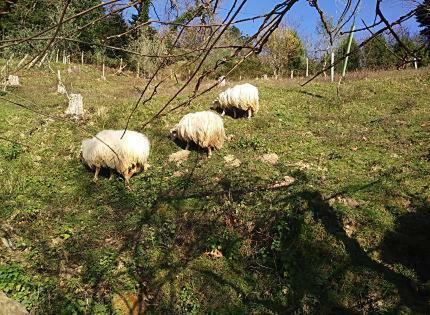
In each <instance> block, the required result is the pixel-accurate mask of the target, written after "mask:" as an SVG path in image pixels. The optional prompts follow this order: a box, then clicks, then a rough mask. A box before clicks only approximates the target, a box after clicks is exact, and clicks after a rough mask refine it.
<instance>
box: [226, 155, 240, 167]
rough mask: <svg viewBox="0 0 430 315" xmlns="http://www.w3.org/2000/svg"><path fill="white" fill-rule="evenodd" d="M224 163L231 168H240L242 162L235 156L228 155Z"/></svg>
mask: <svg viewBox="0 0 430 315" xmlns="http://www.w3.org/2000/svg"><path fill="white" fill-rule="evenodd" d="M224 161H225V164H226V165H227V166H230V167H239V166H240V164H242V162H241V161H240V160H239V159H236V158H235V157H234V155H231V154H230V155H226V156H224Z"/></svg>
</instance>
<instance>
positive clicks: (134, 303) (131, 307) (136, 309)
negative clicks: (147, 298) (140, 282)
mask: <svg viewBox="0 0 430 315" xmlns="http://www.w3.org/2000/svg"><path fill="white" fill-rule="evenodd" d="M112 308H113V309H114V310H115V314H120V315H138V314H143V310H144V307H143V303H142V302H140V303H139V299H138V297H137V295H136V294H134V293H128V292H125V293H120V294H115V295H114V296H113V298H112Z"/></svg>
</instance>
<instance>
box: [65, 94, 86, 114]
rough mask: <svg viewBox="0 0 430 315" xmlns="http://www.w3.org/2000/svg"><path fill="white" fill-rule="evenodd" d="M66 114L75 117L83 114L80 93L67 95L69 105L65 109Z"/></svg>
mask: <svg viewBox="0 0 430 315" xmlns="http://www.w3.org/2000/svg"><path fill="white" fill-rule="evenodd" d="M66 115H70V116H73V118H75V119H79V118H82V117H83V116H84V102H83V98H82V95H81V94H73V93H72V94H70V95H69V107H67V109H66Z"/></svg>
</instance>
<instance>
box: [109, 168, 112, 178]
mask: <svg viewBox="0 0 430 315" xmlns="http://www.w3.org/2000/svg"><path fill="white" fill-rule="evenodd" d="M112 179H113V169H111V168H110V169H109V180H112Z"/></svg>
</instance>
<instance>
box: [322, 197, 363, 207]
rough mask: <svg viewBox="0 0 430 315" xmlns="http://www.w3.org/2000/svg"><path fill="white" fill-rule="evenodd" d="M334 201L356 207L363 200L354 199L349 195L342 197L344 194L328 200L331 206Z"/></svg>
mask: <svg viewBox="0 0 430 315" xmlns="http://www.w3.org/2000/svg"><path fill="white" fill-rule="evenodd" d="M335 203H340V204H343V205H344V206H347V207H348V208H357V207H358V206H360V205H362V204H363V202H362V201H359V200H355V199H353V198H350V197H344V196H337V197H334V198H331V199H330V200H329V205H330V206H333V205H334V204H335Z"/></svg>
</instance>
